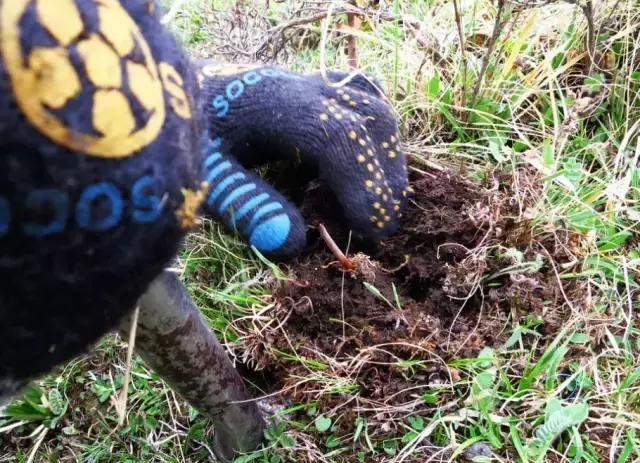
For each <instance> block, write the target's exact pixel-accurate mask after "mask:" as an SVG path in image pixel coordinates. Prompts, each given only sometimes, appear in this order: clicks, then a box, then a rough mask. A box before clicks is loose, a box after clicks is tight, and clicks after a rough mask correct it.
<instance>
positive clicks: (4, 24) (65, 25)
mask: <svg viewBox="0 0 640 463" xmlns="http://www.w3.org/2000/svg"><path fill="white" fill-rule="evenodd" d="M0 24H1V26H0V401H1V399H2V396H3V395H5V394H8V393H11V392H12V391H13V390H14V389H15V388H16V387H17V386H18V385H19V384H22V383H24V382H25V381H26V380H28V379H30V378H31V377H32V376H33V375H38V374H42V373H45V372H47V371H48V370H49V369H50V368H51V367H52V366H53V365H55V364H58V363H59V362H62V361H65V360H68V359H69V358H71V357H73V356H74V355H76V354H78V353H80V352H81V351H82V350H83V349H85V348H86V347H87V346H88V345H89V344H90V343H93V342H94V341H96V340H97V339H98V337H99V336H101V335H102V334H104V333H105V332H107V331H108V330H109V329H111V328H113V327H115V326H116V325H117V323H118V322H119V321H120V319H121V318H122V316H123V315H124V314H125V313H127V312H128V311H129V310H131V309H133V307H134V306H135V303H136V301H137V299H138V298H139V297H140V296H141V294H142V293H143V292H144V291H145V290H146V288H147V285H148V284H149V283H150V282H151V281H152V280H153V279H154V278H155V277H156V276H157V275H158V274H159V273H160V272H161V271H162V269H163V268H164V267H165V266H166V265H168V264H169V263H170V261H171V259H172V258H173V257H174V256H175V254H176V253H177V251H178V249H179V246H180V244H181V240H182V238H183V236H184V234H185V233H186V232H187V230H188V229H189V227H190V226H191V225H192V224H193V223H194V221H195V218H196V216H195V213H196V212H197V209H198V207H199V204H200V201H199V200H200V199H202V198H203V197H204V194H205V192H204V191H200V190H201V187H202V147H203V145H204V141H205V140H204V137H203V134H205V133H206V125H205V124H204V119H203V118H202V114H203V112H202V108H201V107H199V106H198V104H199V102H200V101H202V100H201V99H200V98H199V95H198V91H199V85H198V81H197V78H196V73H195V72H194V68H193V64H192V63H191V62H190V61H189V60H188V58H187V56H186V54H185V53H184V51H183V50H182V48H181V47H180V46H179V45H178V44H177V43H176V42H175V41H174V39H173V38H172V37H171V36H170V35H169V34H168V33H167V31H166V30H165V28H164V27H163V26H162V25H161V24H160V21H159V18H158V17H157V13H156V12H155V11H154V4H153V2H151V1H142V0H123V1H117V0H100V1H98V0H95V1H88V0H69V1H52V0H32V1H24V0H3V1H0Z"/></svg>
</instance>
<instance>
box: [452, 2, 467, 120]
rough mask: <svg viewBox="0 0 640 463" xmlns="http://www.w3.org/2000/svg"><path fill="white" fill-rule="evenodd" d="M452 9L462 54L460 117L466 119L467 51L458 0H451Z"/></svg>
mask: <svg viewBox="0 0 640 463" xmlns="http://www.w3.org/2000/svg"><path fill="white" fill-rule="evenodd" d="M453 11H454V15H455V20H456V26H457V29H458V40H459V41H460V55H461V56H462V99H461V101H460V106H461V107H462V108H464V109H463V111H464V113H463V115H462V117H463V118H464V120H465V121H466V119H467V117H468V116H467V115H468V114H469V111H468V109H467V108H466V102H467V67H468V63H467V53H466V50H465V48H466V41H465V39H464V30H463V27H462V13H460V4H459V0H453Z"/></svg>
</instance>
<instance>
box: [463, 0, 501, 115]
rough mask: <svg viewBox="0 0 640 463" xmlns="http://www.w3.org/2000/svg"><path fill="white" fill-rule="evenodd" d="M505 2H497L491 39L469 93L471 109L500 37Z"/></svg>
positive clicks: (499, 0) (476, 99)
mask: <svg viewBox="0 0 640 463" xmlns="http://www.w3.org/2000/svg"><path fill="white" fill-rule="evenodd" d="M504 3H505V0H498V11H497V12H496V20H495V21H494V23H493V31H492V32H491V38H490V39H489V43H488V45H487V52H486V53H485V54H484V56H483V57H482V66H481V67H480V74H479V75H478V78H477V79H476V83H475V85H474V87H473V91H472V93H471V107H472V108H473V107H475V105H476V102H477V101H478V94H479V93H480V86H481V85H482V81H483V79H484V76H485V74H486V72H487V68H488V67H489V59H490V58H491V54H492V53H493V49H494V47H495V46H496V43H497V42H498V37H499V36H500V31H501V30H502V26H503V25H504V22H503V21H500V18H501V17H502V10H503V9H504Z"/></svg>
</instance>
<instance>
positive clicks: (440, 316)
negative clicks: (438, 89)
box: [251, 168, 567, 406]
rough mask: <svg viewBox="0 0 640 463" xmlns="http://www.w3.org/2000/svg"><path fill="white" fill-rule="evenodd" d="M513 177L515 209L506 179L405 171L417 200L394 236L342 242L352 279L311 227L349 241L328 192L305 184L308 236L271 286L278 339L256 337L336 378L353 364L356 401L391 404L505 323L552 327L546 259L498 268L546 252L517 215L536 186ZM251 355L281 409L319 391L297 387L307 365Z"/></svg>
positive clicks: (265, 352)
mask: <svg viewBox="0 0 640 463" xmlns="http://www.w3.org/2000/svg"><path fill="white" fill-rule="evenodd" d="M517 174H518V178H519V185H520V187H522V186H523V185H525V187H526V188H531V190H530V193H531V194H530V195H529V199H528V200H527V198H525V200H524V203H522V202H520V203H519V202H518V201H515V195H514V193H513V191H511V185H513V183H514V181H513V173H511V174H504V173H503V174H500V173H497V174H494V177H492V178H490V179H487V180H486V181H484V182H481V183H473V182H471V181H469V180H466V179H465V178H464V176H462V175H460V176H459V175H455V174H453V173H447V172H441V171H436V170H434V171H425V170H424V169H422V168H421V169H413V170H412V173H411V177H410V183H411V185H412V187H413V190H414V193H413V195H412V197H411V200H410V204H409V207H408V210H407V211H406V214H405V216H404V218H403V223H402V226H401V229H400V231H399V232H398V233H397V234H395V235H394V236H392V237H390V238H388V239H385V240H384V241H382V242H381V243H379V245H378V246H375V247H371V246H368V247H367V246H366V245H364V244H361V243H350V245H349V248H350V251H349V253H348V256H349V258H351V259H353V260H354V261H355V262H357V263H359V264H360V267H361V268H362V269H363V270H362V271H360V272H358V271H356V272H348V271H345V270H344V269H343V268H342V266H341V265H340V263H339V262H338V260H337V258H336V257H335V256H334V255H333V254H332V253H331V252H330V251H329V249H328V247H327V245H326V244H325V242H324V241H323V240H322V239H321V237H320V234H319V233H318V231H317V226H318V224H319V223H323V224H324V225H325V226H326V228H327V229H328V231H329V233H330V234H331V236H332V237H333V239H334V240H335V241H336V243H337V244H338V246H339V247H340V248H341V249H343V250H345V249H346V247H347V244H348V243H349V236H348V234H347V231H346V230H345V229H344V227H343V226H342V225H341V224H342V221H341V219H340V217H337V216H336V213H335V211H336V210H338V208H337V207H336V204H335V203H333V202H331V201H327V198H328V197H330V194H329V192H328V191H326V190H325V189H324V187H323V186H322V185H319V184H312V185H311V186H309V187H308V188H307V189H306V191H304V194H302V195H301V196H300V197H299V198H298V199H300V198H302V201H301V204H300V207H301V210H302V212H303V215H304V216H305V218H307V219H308V221H309V223H310V225H311V228H312V230H314V231H313V232H312V233H311V236H310V242H311V246H310V249H309V251H308V252H307V253H306V254H305V255H304V256H302V257H300V258H298V259H296V260H295V261H293V262H291V263H289V264H288V265H287V268H288V269H289V272H290V274H291V273H292V279H291V280H289V281H286V282H285V283H283V284H279V285H278V286H277V287H275V288H274V294H275V297H276V301H277V303H276V309H275V310H276V316H277V318H278V320H279V322H280V323H281V326H280V329H281V332H280V333H281V334H280V335H279V334H277V333H276V334H272V335H268V336H265V339H262V340H261V341H260V342H262V343H263V345H268V346H270V347H274V348H276V349H278V350H279V351H281V352H282V351H284V352H292V351H294V350H295V352H296V353H297V354H298V355H300V356H305V357H306V358H308V359H316V360H318V361H321V362H325V363H327V362H329V363H331V364H332V365H334V366H335V365H343V366H345V370H344V372H345V373H346V372H347V369H348V367H346V365H348V364H349V362H351V367H352V369H351V370H349V380H350V381H352V382H355V383H356V384H357V386H358V400H371V401H374V402H379V403H385V404H386V405H391V406H393V405H394V404H402V403H406V402H407V401H409V400H411V398H414V399H415V397H416V393H417V391H416V386H419V389H418V393H420V392H424V390H425V389H426V388H427V387H428V385H429V384H443V383H452V382H455V381H456V379H459V378H456V377H455V376H456V369H455V368H451V367H450V366H447V363H450V362H451V361H454V360H456V359H464V358H473V357H475V356H477V355H478V353H479V352H480V351H481V350H482V349H483V348H484V347H487V346H488V347H497V346H499V345H500V344H501V343H503V342H504V341H505V340H506V339H507V338H508V336H510V334H511V332H512V331H511V329H508V327H513V326H514V322H515V320H514V319H516V320H518V321H522V319H524V318H531V317H535V318H536V319H537V320H538V321H537V323H538V325H537V329H538V331H539V332H540V333H542V334H544V333H549V332H551V333H555V332H557V330H558V328H559V327H560V326H561V325H562V323H563V321H564V320H565V317H566V316H567V314H565V313H563V311H562V310H561V307H562V305H563V304H562V297H563V296H562V291H561V288H560V287H559V285H558V282H557V280H556V277H555V274H554V272H553V269H552V268H551V267H550V266H548V265H545V263H546V262H547V259H546V257H545V256H544V254H542V258H543V264H542V265H541V266H540V268H537V269H534V270H533V271H530V272H528V273H527V272H522V271H520V272H511V273H510V272H505V271H504V269H505V268H507V267H509V266H511V265H514V264H515V263H517V262H516V261H514V260H513V259H512V258H509V257H504V256H503V255H504V254H505V252H506V251H507V249H508V248H514V249H518V250H519V251H520V252H522V259H521V260H523V261H525V262H530V261H535V260H536V258H538V259H539V258H541V257H540V256H537V257H536V254H537V253H541V252H543V251H542V248H543V246H536V243H535V239H534V237H533V236H532V232H531V227H530V224H529V222H528V221H527V219H526V218H525V217H526V213H523V209H526V207H527V206H528V204H527V202H531V201H532V198H533V197H534V196H535V191H534V190H535V188H537V187H536V186H535V185H540V184H541V183H540V182H539V179H538V178H536V176H535V174H534V173H533V172H532V171H527V170H522V171H520V172H518V173H517ZM547 244H548V243H547ZM552 247H553V246H552ZM544 248H548V246H544ZM553 252H555V253H556V254H558V253H560V250H559V249H557V250H555V251H553ZM554 259H559V260H560V261H561V260H562V256H561V255H554ZM492 275H493V277H492ZM367 284H368V285H370V286H369V288H367ZM372 287H374V288H377V290H378V291H379V293H378V294H376V290H375V289H373V290H372V289H371V288H372ZM381 296H382V297H381ZM547 308H553V310H547ZM282 333H286V336H285V335H282ZM253 347H255V346H253ZM251 350H252V360H253V362H254V363H255V364H257V369H258V370H260V371H261V372H262V375H263V377H262V381H260V383H262V384H261V385H262V386H265V387H266V390H267V391H275V390H278V389H280V388H284V390H285V392H284V396H285V398H287V399H289V400H290V401H291V402H290V403H300V402H303V403H304V402H306V401H308V399H309V396H307V397H306V399H305V397H304V396H305V394H308V393H313V392H315V393H314V394H313V395H314V397H315V396H316V395H317V394H316V393H317V390H318V384H311V383H306V384H307V387H305V385H301V384H298V383H296V381H298V380H299V378H301V377H305V376H307V375H308V374H309V369H308V367H305V366H304V365H301V363H300V362H299V361H295V362H287V361H286V360H283V358H282V357H276V356H274V355H272V354H270V353H269V349H255V348H252V349H251ZM258 352H261V353H260V354H259V353H258ZM365 360H366V361H365ZM401 361H407V362H408V361H415V362H421V363H420V367H419V368H415V369H413V370H412V369H410V368H400V367H399V363H400V362H401ZM357 362H361V364H360V365H359V366H358V367H357V368H353V364H354V363H357ZM407 364H408V363H407ZM263 392H265V391H264V390H263ZM331 397H332V396H331V395H322V396H321V398H320V400H321V401H325V402H328V403H324V405H325V406H332V405H333V406H339V404H340V400H344V398H345V397H344V396H342V397H340V394H337V396H336V397H335V400H332V399H331Z"/></svg>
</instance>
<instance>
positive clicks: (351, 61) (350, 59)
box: [347, 1, 358, 69]
mask: <svg viewBox="0 0 640 463" xmlns="http://www.w3.org/2000/svg"><path fill="white" fill-rule="evenodd" d="M351 3H355V1H352V2H351ZM347 24H348V25H349V27H350V28H351V30H353V29H355V27H356V17H355V15H354V14H353V13H347ZM347 55H348V56H347V63H348V65H349V69H357V68H358V51H357V50H356V38H355V37H354V36H353V35H352V34H349V35H347Z"/></svg>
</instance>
